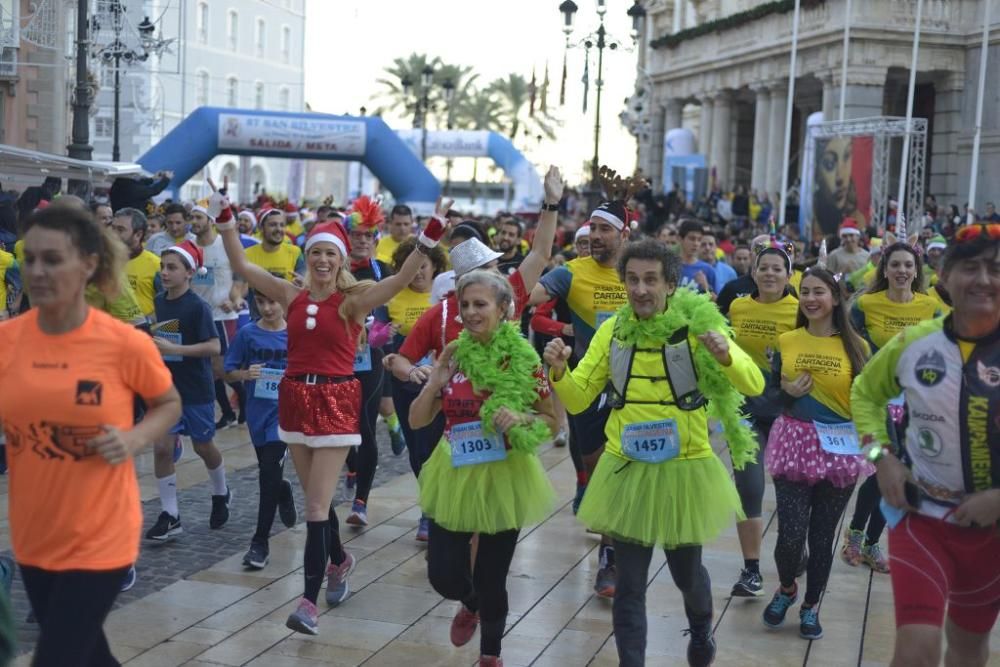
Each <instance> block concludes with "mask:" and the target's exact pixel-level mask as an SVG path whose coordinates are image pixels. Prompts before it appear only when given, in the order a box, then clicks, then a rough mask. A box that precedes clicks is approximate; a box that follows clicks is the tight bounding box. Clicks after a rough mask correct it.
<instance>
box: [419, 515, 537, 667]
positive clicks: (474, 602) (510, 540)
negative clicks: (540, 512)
mask: <svg viewBox="0 0 1000 667" xmlns="http://www.w3.org/2000/svg"><path fill="white" fill-rule="evenodd" d="M518 533H519V531H517V530H506V531H504V532H502V533H496V534H493V535H487V534H480V535H479V548H478V550H477V551H476V566H475V568H473V567H472V563H471V562H470V561H471V554H470V551H469V549H470V544H469V542H470V540H472V533H456V532H452V531H450V530H448V529H447V528H442V527H441V526H439V525H437V524H436V523H434V522H433V521H431V525H430V540H429V541H428V542H427V578H428V579H430V582H431V586H433V587H434V590H436V591H437V592H438V593H439V594H440V595H441V597H443V598H445V599H448V600H459V601H460V602H461V603H462V604H463V605H465V607H466V608H467V609H469V610H470V611H478V612H479V624H480V626H479V652H480V653H482V654H483V655H500V640H501V638H503V631H504V626H505V625H506V624H507V573H508V571H509V570H510V562H511V560H513V558H514V549H516V548H517V536H518Z"/></svg>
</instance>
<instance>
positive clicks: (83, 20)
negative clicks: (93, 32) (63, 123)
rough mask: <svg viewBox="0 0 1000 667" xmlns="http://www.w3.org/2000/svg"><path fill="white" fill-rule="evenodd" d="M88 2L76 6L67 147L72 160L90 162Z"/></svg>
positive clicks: (91, 148) (80, 0)
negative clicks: (73, 79) (70, 132)
mask: <svg viewBox="0 0 1000 667" xmlns="http://www.w3.org/2000/svg"><path fill="white" fill-rule="evenodd" d="M87 6H88V2H87V0H77V5H76V89H75V91H74V93H75V94H74V96H73V139H72V143H71V144H70V145H69V146H67V147H66V152H67V153H68V154H69V156H70V157H71V158H76V159H77V160H89V159H90V158H91V157H92V154H93V147H92V146H91V145H90V84H89V83H88V81H87V51H88V49H89V47H90V40H89V37H88V32H89V31H88V25H87Z"/></svg>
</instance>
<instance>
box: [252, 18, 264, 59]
mask: <svg viewBox="0 0 1000 667" xmlns="http://www.w3.org/2000/svg"><path fill="white" fill-rule="evenodd" d="M253 42H254V48H255V49H256V52H257V57H258V58H263V57H264V52H265V50H266V49H267V29H266V26H265V25H264V19H262V18H258V19H257V25H256V27H254V35H253Z"/></svg>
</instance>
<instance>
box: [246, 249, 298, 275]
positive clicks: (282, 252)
mask: <svg viewBox="0 0 1000 667" xmlns="http://www.w3.org/2000/svg"><path fill="white" fill-rule="evenodd" d="M246 255H247V259H248V260H249V261H250V263H251V264H256V265H257V266H259V267H260V268H262V269H264V270H265V271H267V272H268V273H270V274H271V275H272V276H277V277H278V278H282V279H284V280H287V281H289V282H291V281H292V280H294V279H295V274H296V272H304V270H305V260H304V259H303V258H302V251H301V250H300V249H299V247H298V246H296V245H292V244H291V243H282V244H281V245H279V246H278V249H277V250H275V251H274V252H268V251H267V250H265V249H264V244H263V243H258V244H257V245H254V246H250V247H249V248H247V249H246Z"/></svg>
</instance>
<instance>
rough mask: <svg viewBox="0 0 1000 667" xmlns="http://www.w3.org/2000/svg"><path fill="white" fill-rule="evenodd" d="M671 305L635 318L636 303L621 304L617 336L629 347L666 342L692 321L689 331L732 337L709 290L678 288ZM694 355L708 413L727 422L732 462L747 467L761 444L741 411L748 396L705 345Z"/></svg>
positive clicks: (688, 326) (737, 466)
mask: <svg viewBox="0 0 1000 667" xmlns="http://www.w3.org/2000/svg"><path fill="white" fill-rule="evenodd" d="M667 306H668V307H667V309H666V310H665V311H663V312H662V313H660V314H659V315H654V316H653V317H650V318H648V319H644V320H640V319H638V318H636V316H635V313H634V312H633V311H632V307H631V306H629V305H625V306H622V307H621V308H620V309H619V310H618V318H617V320H616V321H615V330H614V337H615V338H616V339H617V340H619V341H621V342H622V343H624V344H625V345H628V346H630V347H636V346H637V345H638V343H639V341H640V340H653V341H660V342H661V343H663V344H666V342H667V341H668V340H670V338H671V336H673V334H674V332H675V331H677V330H678V329H680V328H682V327H687V328H688V332H689V333H692V334H694V335H695V336H700V335H702V334H704V333H706V332H709V331H715V332H718V333H721V334H723V335H725V336H727V337H728V338H729V339H730V341H732V330H731V329H730V327H729V324H728V323H727V322H726V318H725V317H723V316H722V313H720V312H719V309H718V308H716V306H715V304H714V303H712V301H711V299H709V298H708V296H706V295H704V294H698V293H697V292H694V291H692V290H689V289H687V288H679V289H677V291H675V292H674V294H673V296H671V297H670V299H669V300H668V301H667ZM730 344H731V345H732V342H730ZM693 357H694V366H695V370H696V371H697V372H698V390H699V391H701V393H702V394H703V395H704V396H705V398H707V399H708V407H707V409H708V416H709V417H712V418H713V419H718V420H719V421H720V422H722V427H723V429H724V430H725V433H726V439H727V440H728V441H729V452H730V455H731V456H732V460H733V467H734V468H736V469H737V470H742V469H743V467H744V466H745V465H746V464H747V463H752V462H753V461H754V460H755V456H756V453H757V449H758V447H759V445H758V443H757V438H756V436H755V435H754V433H753V431H752V430H751V429H750V427H749V426H748V425H747V423H746V422H745V421H744V420H745V419H746V417H745V416H744V415H743V414H742V410H741V408H742V406H743V402H744V401H745V400H746V399H745V397H744V396H743V394H741V393H740V392H738V391H736V389H735V388H734V387H733V385H732V383H730V382H729V378H727V377H726V375H725V373H723V371H722V366H721V365H719V362H718V361H716V359H715V357H714V356H712V353H711V352H709V351H708V350H707V349H706V348H705V347H704V346H702V345H698V346H696V347H695V348H694V353H693Z"/></svg>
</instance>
